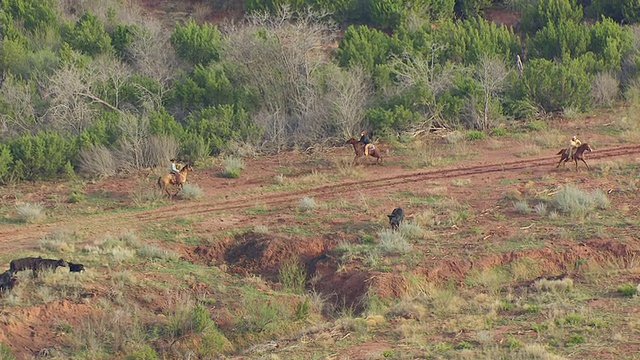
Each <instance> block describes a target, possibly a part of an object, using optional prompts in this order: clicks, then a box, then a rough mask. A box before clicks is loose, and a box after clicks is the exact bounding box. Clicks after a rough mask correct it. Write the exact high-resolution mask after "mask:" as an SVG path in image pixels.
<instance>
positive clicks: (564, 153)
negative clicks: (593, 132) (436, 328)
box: [556, 143, 593, 171]
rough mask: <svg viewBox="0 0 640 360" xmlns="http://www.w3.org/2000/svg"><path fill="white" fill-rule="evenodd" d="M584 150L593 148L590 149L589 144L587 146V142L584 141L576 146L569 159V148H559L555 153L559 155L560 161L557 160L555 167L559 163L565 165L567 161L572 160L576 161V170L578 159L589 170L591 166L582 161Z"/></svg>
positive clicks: (587, 150) (589, 150)
mask: <svg viewBox="0 0 640 360" xmlns="http://www.w3.org/2000/svg"><path fill="white" fill-rule="evenodd" d="M585 151H586V152H592V151H593V149H591V146H589V144H587V143H584V144H582V145H580V146H578V148H577V149H576V152H575V153H574V154H573V156H572V157H571V159H569V149H562V150H560V151H559V152H558V153H557V154H556V155H561V157H560V161H558V165H556V169H557V168H558V166H560V164H562V166H564V165H566V162H567V161H573V162H575V163H576V171H578V160H580V161H582V162H583V163H584V164H585V165H586V166H587V170H591V168H590V167H589V164H587V162H586V161H584V157H583V154H584V152H585Z"/></svg>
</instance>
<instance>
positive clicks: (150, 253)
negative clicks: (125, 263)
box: [136, 245, 180, 261]
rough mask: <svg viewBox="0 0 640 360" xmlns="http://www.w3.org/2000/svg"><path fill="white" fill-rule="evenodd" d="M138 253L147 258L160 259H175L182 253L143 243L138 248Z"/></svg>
mask: <svg viewBox="0 0 640 360" xmlns="http://www.w3.org/2000/svg"><path fill="white" fill-rule="evenodd" d="M136 253H137V255H138V256H139V257H141V258H145V259H160V260H171V261H175V260H178V259H179V258H180V255H179V254H178V253H176V252H175V251H173V250H170V249H163V248H160V247H157V246H154V245H143V246H142V247H141V248H140V249H138V250H137V252H136Z"/></svg>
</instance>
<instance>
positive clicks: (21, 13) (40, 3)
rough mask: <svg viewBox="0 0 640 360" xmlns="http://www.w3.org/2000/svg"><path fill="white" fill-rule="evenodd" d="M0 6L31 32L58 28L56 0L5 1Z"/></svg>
mask: <svg viewBox="0 0 640 360" xmlns="http://www.w3.org/2000/svg"><path fill="white" fill-rule="evenodd" d="M0 6H1V7H2V10H5V11H7V12H8V13H9V14H10V15H11V16H12V17H13V19H15V20H16V21H19V22H20V23H21V25H22V26H23V27H24V28H25V29H26V30H28V31H30V32H35V31H36V30H38V29H44V28H47V27H53V28H55V27H56V26H57V22H58V17H57V16H56V9H57V8H58V6H57V4H56V1H55V0H3V1H2V3H0Z"/></svg>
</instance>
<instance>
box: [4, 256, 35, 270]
mask: <svg viewBox="0 0 640 360" xmlns="http://www.w3.org/2000/svg"><path fill="white" fill-rule="evenodd" d="M40 260H42V256H39V257H26V258H22V259H15V260H11V263H10V264H9V271H11V272H13V273H15V272H18V271H22V270H33V269H35V268H36V263H37V262H38V261H40Z"/></svg>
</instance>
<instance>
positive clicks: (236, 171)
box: [222, 156, 245, 179]
mask: <svg viewBox="0 0 640 360" xmlns="http://www.w3.org/2000/svg"><path fill="white" fill-rule="evenodd" d="M244 167H245V165H244V161H242V159H241V158H238V157H235V156H227V157H226V158H225V159H224V161H223V162H222V176H223V177H226V178H233V179H237V178H239V177H240V172H242V170H244Z"/></svg>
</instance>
